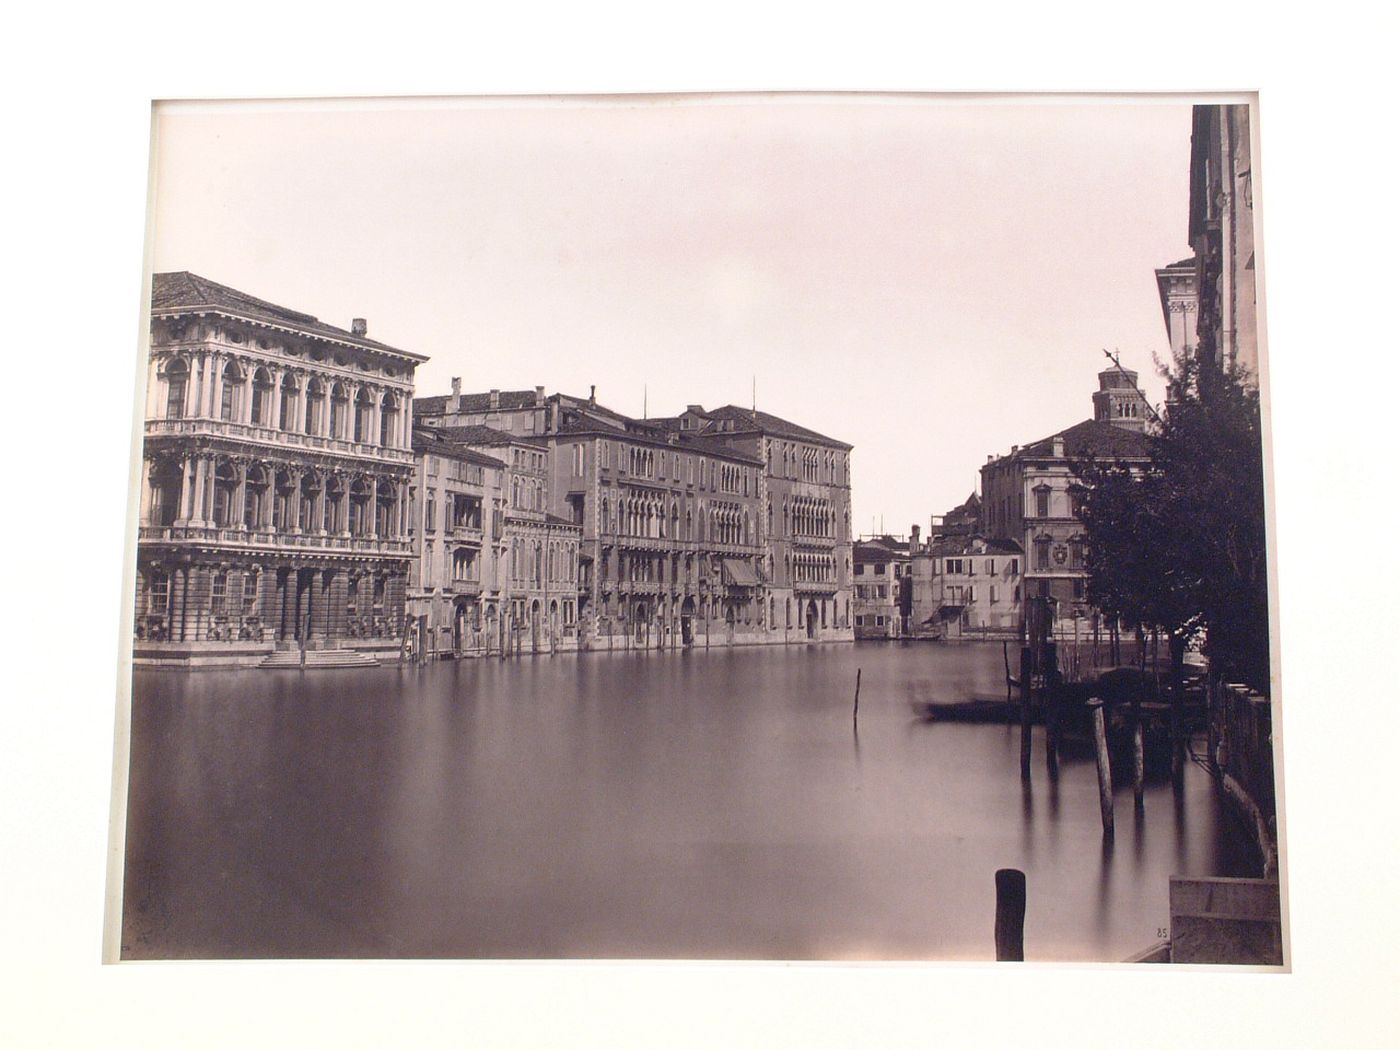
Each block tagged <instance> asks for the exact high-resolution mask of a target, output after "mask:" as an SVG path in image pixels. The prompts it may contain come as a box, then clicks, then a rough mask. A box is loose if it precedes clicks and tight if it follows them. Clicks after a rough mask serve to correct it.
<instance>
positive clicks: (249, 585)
mask: <svg viewBox="0 0 1400 1050" xmlns="http://www.w3.org/2000/svg"><path fill="white" fill-rule="evenodd" d="M257 605H258V573H257V570H256V569H255V570H254V571H252V572H245V573H244V574H243V615H244V616H251V615H252V613H253V611H254V610H255V609H256V608H257Z"/></svg>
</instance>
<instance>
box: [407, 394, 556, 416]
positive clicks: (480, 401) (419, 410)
mask: <svg viewBox="0 0 1400 1050" xmlns="http://www.w3.org/2000/svg"><path fill="white" fill-rule="evenodd" d="M452 397H453V395H452V394H436V395H433V396H431V397H415V398H414V399H413V411H414V413H415V414H416V415H423V416H440V415H442V414H443V413H445V412H447V411H448V404H449V402H450V401H451V400H452ZM500 398H501V400H500V404H499V405H498V406H497V407H498V409H499V410H501V411H509V410H514V409H521V408H534V407H535V392H534V391H533V390H502V391H500ZM496 410H497V409H493V408H492V407H491V395H490V393H489V392H488V393H485V394H482V393H475V394H463V395H462V407H461V411H463V412H492V411H496Z"/></svg>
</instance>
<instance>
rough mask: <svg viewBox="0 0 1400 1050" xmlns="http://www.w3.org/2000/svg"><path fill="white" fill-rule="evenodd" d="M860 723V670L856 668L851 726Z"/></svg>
mask: <svg viewBox="0 0 1400 1050" xmlns="http://www.w3.org/2000/svg"><path fill="white" fill-rule="evenodd" d="M859 722H860V668H859V667H857V668H856V702H855V706H854V707H853V708H852V709H851V726H852V727H854V726H856V725H858V724H859Z"/></svg>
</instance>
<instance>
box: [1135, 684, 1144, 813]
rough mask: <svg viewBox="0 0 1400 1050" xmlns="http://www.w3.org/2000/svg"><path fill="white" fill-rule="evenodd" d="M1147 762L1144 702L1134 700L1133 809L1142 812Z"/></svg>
mask: <svg viewBox="0 0 1400 1050" xmlns="http://www.w3.org/2000/svg"><path fill="white" fill-rule="evenodd" d="M1145 765H1146V762H1145V760H1144V758H1143V753H1142V704H1141V702H1139V701H1138V700H1134V701H1133V809H1134V810H1136V811H1137V812H1138V813H1141V812H1142V780H1143V773H1144V766H1145Z"/></svg>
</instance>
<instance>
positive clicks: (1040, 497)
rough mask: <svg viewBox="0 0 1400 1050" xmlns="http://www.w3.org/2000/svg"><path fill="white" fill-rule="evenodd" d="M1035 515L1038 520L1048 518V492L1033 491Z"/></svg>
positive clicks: (1042, 490)
mask: <svg viewBox="0 0 1400 1050" xmlns="http://www.w3.org/2000/svg"><path fill="white" fill-rule="evenodd" d="M1035 515H1036V517H1038V518H1048V517H1050V490H1049V489H1036V490H1035Z"/></svg>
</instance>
